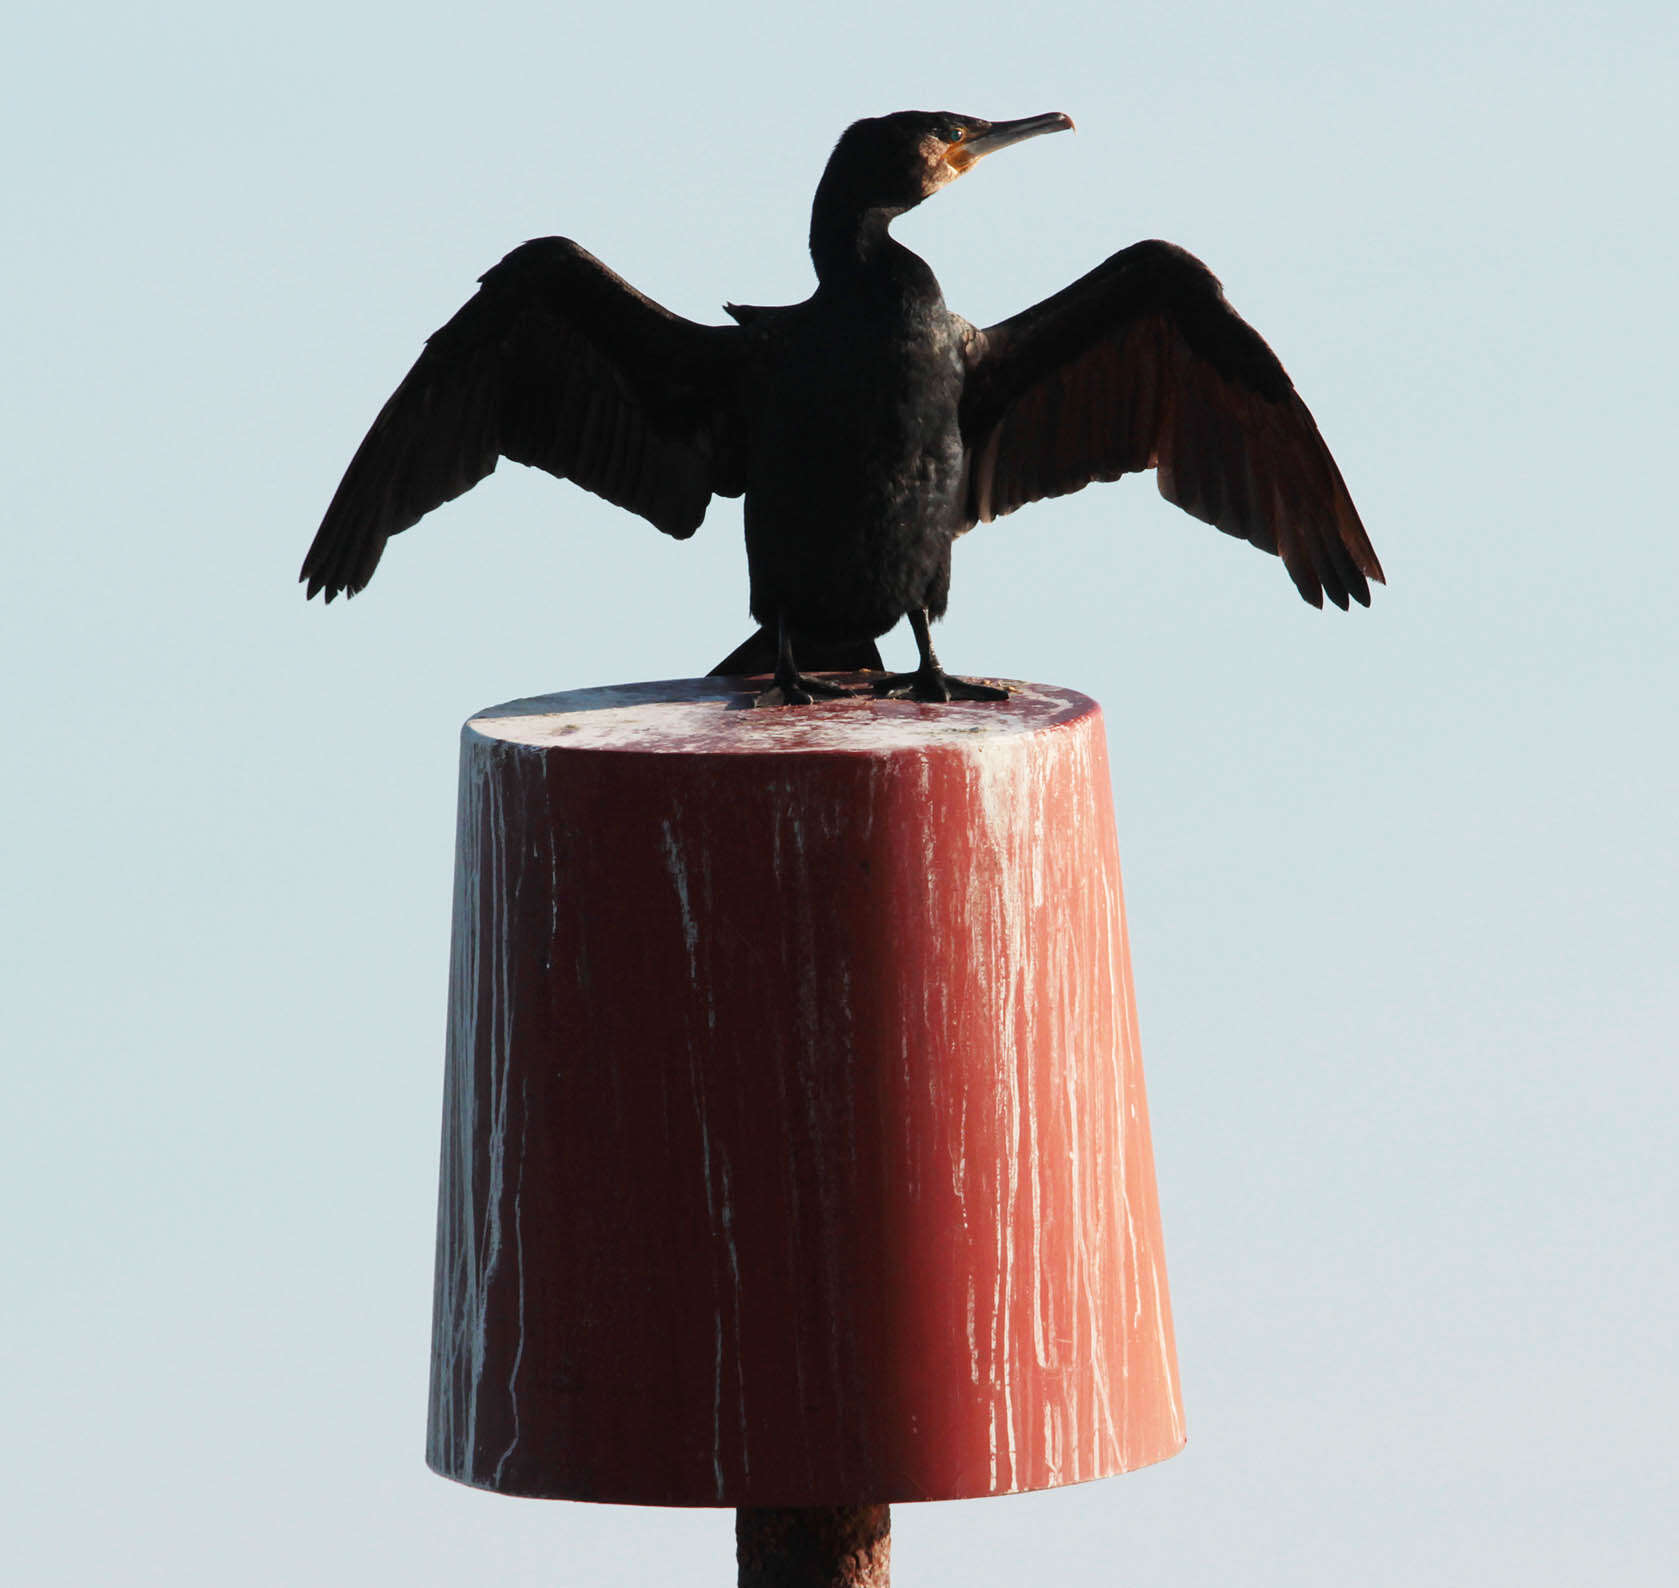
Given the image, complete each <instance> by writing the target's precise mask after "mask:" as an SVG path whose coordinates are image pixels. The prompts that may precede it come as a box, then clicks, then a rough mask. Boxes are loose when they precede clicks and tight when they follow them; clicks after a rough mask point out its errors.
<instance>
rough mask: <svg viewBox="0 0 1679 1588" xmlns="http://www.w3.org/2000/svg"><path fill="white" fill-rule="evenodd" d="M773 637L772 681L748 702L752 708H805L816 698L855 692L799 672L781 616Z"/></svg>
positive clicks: (785, 621)
mask: <svg viewBox="0 0 1679 1588" xmlns="http://www.w3.org/2000/svg"><path fill="white" fill-rule="evenodd" d="M776 636H777V637H776V649H775V682H774V683H773V684H771V685H770V687H769V688H768V689H766V690H764V691H763V692H762V693H761V694H760V695H759V696H758V698H757V699H756V700H754V701H753V702H752V704H753V705H754V706H808V705H811V704H812V703H813V702H814V701H815V700H816V698H817V697H818V696H820V697H822V698H823V699H824V700H838V699H842V698H843V697H844V696H846V695H854V694H856V693H857V691H856V690H854V689H843V688H841V687H840V685H838V684H830V683H828V682H827V681H826V680H825V679H821V678H811V677H810V676H809V675H808V674H805V673H801V672H800V671H799V669H798V665H797V663H795V662H794V660H793V632H792V630H791V629H789V628H788V627H787V619H786V618H785V617H778V618H777V619H776Z"/></svg>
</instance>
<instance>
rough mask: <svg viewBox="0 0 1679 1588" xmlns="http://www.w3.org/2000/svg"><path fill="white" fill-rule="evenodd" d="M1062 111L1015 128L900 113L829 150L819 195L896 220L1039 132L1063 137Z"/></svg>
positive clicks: (855, 126)
mask: <svg viewBox="0 0 1679 1588" xmlns="http://www.w3.org/2000/svg"><path fill="white" fill-rule="evenodd" d="M1072 125H1073V122H1072V118H1071V117H1070V116H1064V115H1063V114H1062V113H1061V112H1060V111H1058V110H1054V111H1050V112H1049V113H1048V114H1047V115H1042V116H1026V117H1023V118H1022V119H1021V120H1019V121H982V120H981V119H980V118H979V117H978V116H959V115H956V114H954V113H953V112H951V111H945V110H900V111H898V112H896V113H895V114H893V115H890V116H872V117H870V118H869V119H868V120H866V121H857V122H853V123H852V124H851V125H850V126H849V127H847V128H846V130H845V132H844V133H843V134H842V135H841V137H840V141H839V142H838V143H837V144H835V145H834V152H833V153H832V154H831V155H830V156H829V157H828V167H827V170H826V171H824V172H823V174H822V185H821V188H819V189H818V201H819V202H820V201H821V198H822V195H823V193H824V192H826V193H828V194H829V195H830V198H831V201H832V202H834V203H835V204H836V205H839V204H843V205H844V206H845V207H846V208H848V209H851V210H854V211H863V210H884V211H886V212H888V213H889V214H894V215H901V214H902V213H903V212H904V211H905V210H907V209H912V208H913V207H914V206H915V205H917V204H919V203H920V202H921V201H922V200H923V199H925V198H930V197H931V196H932V195H933V194H934V193H936V192H938V190H939V189H940V188H941V187H944V186H945V185H946V184H947V183H950V182H954V181H955V180H956V178H957V177H959V176H961V175H962V173H963V172H964V171H966V170H968V169H969V167H971V166H973V165H974V164H975V163H977V162H978V161H980V160H983V159H984V158H985V156H986V155H988V154H993V153H995V152H996V151H997V150H998V149H1006V148H1008V147H1009V146H1010V145H1011V144H1015V143H1021V142H1023V141H1024V140H1025V139H1027V138H1035V137H1037V136H1038V134H1039V133H1042V132H1068V131H1070V130H1071V129H1072Z"/></svg>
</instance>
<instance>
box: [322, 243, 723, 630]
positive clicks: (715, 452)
mask: <svg viewBox="0 0 1679 1588" xmlns="http://www.w3.org/2000/svg"><path fill="white" fill-rule="evenodd" d="M744 356H745V342H744V333H743V332H741V331H740V330H739V329H738V328H737V327H734V326H705V325H697V324H695V323H694V322H692V321H689V320H685V319H682V318H681V317H680V316H677V315H674V314H671V313H670V312H669V311H668V310H666V309H663V308H661V307H660V306H659V305H658V304H656V303H654V302H653V301H652V300H651V299H650V298H646V297H644V296H643V295H642V294H641V293H639V292H637V291H636V290H635V289H634V288H633V287H631V286H630V285H629V284H628V283H627V282H625V281H623V280H622V279H621V278H619V277H618V276H616V275H614V274H613V273H612V272H611V271H610V270H608V269H607V268H606V266H604V265H603V264H601V263H600V261H599V260H597V259H595V258H594V256H593V255H591V254H589V253H588V252H587V251H586V250H584V249H582V248H579V247H578V246H577V244H576V243H573V242H571V241H570V240H569V239H566V238H563V237H548V238H541V239H538V240H537V241H535V242H530V243H526V244H524V245H523V246H522V247H520V248H517V249H515V250H514V251H513V252H512V253H511V254H509V255H508V256H507V258H506V259H504V260H502V262H501V263H500V264H499V265H497V266H496V267H495V268H494V269H493V270H490V271H488V272H487V273H486V274H485V275H484V276H483V278H482V280H481V282H480V285H479V290H478V293H477V295H476V296H475V297H474V298H472V299H471V301H469V302H468V303H467V304H466V305H465V306H464V307H463V308H462V309H461V310H460V312H459V313H458V314H456V315H455V317H454V318H453V319H452V320H450V321H449V323H448V324H447V325H445V326H444V327H443V328H442V329H441V330H440V331H438V332H437V333H436V334H435V335H434V336H432V337H431V338H430V340H429V341H428V342H427V344H426V347H425V350H424V352H422V353H421V354H420V357H419V359H418V360H417V361H416V362H415V365H414V367H413V369H411V370H410V371H409V372H408V375H407V377H406V378H405V379H404V380H403V382H402V384H401V385H400V386H398V387H397V389H396V391H395V392H394V393H392V395H391V397H390V400H389V401H388V402H386V404H385V406H384V408H383V409H381V411H380V413H379V416H378V418H377V419H375V420H374V421H373V426H372V428H371V429H370V430H369V431H368V433H367V436H366V439H364V440H363V442H362V444H361V446H360V447H359V448H357V450H356V454H355V456H354V457H353V458H352V459H351V461H350V466H349V468H348V469H347V470H346V471H345V474H344V479H343V481H342V482H341V483H340V485H339V487H338V490H337V492H336V493H335V494H334V496H333V499H332V503H331V505H330V506H329V507H328V508H327V511H326V516H325V518H324V519H323V520H322V521H321V527H320V529H319V531H318V532H317V534H316V536H315V540H314V543H313V544H312V545H311V546H310V548H309V553H308V556H307V557H305V559H304V562H303V570H302V573H301V574H300V575H299V577H300V578H301V579H302V580H303V581H304V582H305V583H306V584H307V586H308V594H309V595H311V596H313V595H315V594H316V593H317V592H324V593H325V597H326V599H327V600H328V601H330V600H332V598H333V597H334V596H335V595H337V594H339V593H340V592H344V593H348V594H350V595H354V594H355V593H356V592H357V591H358V590H360V589H362V588H363V587H364V586H365V585H366V584H367V582H368V580H369V579H370V578H372V576H373V571H374V569H375V568H376V567H377V566H378V564H379V558H380V556H381V555H382V553H383V552H384V549H385V543H386V541H388V540H389V539H390V537H391V536H392V535H395V534H399V533H400V532H401V531H403V530H405V529H407V528H409V527H410V526H412V525H413V524H415V523H417V522H418V521H419V520H420V519H421V518H423V517H424V516H425V515H426V514H427V513H429V512H431V511H432V509H433V508H436V507H440V506H441V505H442V504H443V503H445V502H448V501H451V500H453V499H454V498H455V497H457V496H459V495H460V494H461V493H462V492H463V491H466V490H469V489H470V488H471V487H472V486H474V485H476V484H477V483H478V482H479V481H480V480H482V479H483V478H484V477H485V476H486V475H488V474H489V473H491V471H492V470H494V468H495V467H496V464H497V462H498V461H499V460H500V459H501V458H504V457H506V458H511V459H513V460H514V462H516V463H524V464H529V465H531V466H532V467H535V468H540V469H545V470H546V471H547V472H548V473H550V474H554V475H557V476H559V477H560V478H562V479H569V480H572V481H575V482H576V483H577V484H578V485H581V486H582V487H583V488H584V489H585V490H589V491H593V492H594V493H595V494H596V495H598V496H602V497H604V498H605V499H606V500H607V501H609V502H613V503H615V504H616V505H617V506H619V507H623V508H627V509H628V510H629V511H630V512H632V513H636V514H639V515H640V516H641V517H642V518H645V519H647V520H648V521H649V522H650V523H652V524H653V525H654V526H655V527H656V528H658V529H660V530H662V531H663V532H664V533H665V534H667V535H674V536H676V537H677V538H679V539H685V538H686V537H687V536H689V535H692V534H693V533H694V531H695V530H696V529H697V528H698V527H699V524H700V521H701V520H702V519H703V518H704V516H705V510H706V506H707V504H708V503H709V501H710V499H711V497H712V496H713V495H714V494H718V495H739V494H740V490H741V482H740V478H739V474H740V464H739V461H738V459H739V450H740V442H739V418H738V389H739V383H740V371H741V367H742V362H743V359H744Z"/></svg>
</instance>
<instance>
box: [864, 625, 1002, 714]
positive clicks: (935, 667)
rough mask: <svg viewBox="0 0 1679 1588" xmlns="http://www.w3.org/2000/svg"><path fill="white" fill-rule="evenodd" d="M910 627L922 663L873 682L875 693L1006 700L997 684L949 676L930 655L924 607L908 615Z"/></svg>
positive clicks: (940, 699) (938, 699)
mask: <svg viewBox="0 0 1679 1588" xmlns="http://www.w3.org/2000/svg"><path fill="white" fill-rule="evenodd" d="M909 626H910V628H911V629H913V630H914V631H915V645H916V649H917V650H919V651H920V652H921V665H920V666H919V667H918V668H916V670H915V671H914V672H913V673H893V674H891V675H890V676H889V677H886V678H882V679H880V680H878V681H877V682H876V683H875V685H874V692H875V693H876V694H877V695H894V696H908V697H909V699H911V700H927V701H936V702H943V701H946V700H1007V699H1008V698H1009V692H1008V691H1007V690H1006V689H1002V688H999V687H998V686H997V685H996V684H976V683H974V682H973V681H972V680H971V679H967V678H952V677H951V676H950V674H949V673H947V672H946V671H945V670H944V669H943V668H942V667H940V666H939V659H938V657H937V656H935V655H934V654H933V630H932V625H931V624H929V623H928V621H927V609H926V608H925V607H917V608H916V609H915V610H914V611H913V612H911V613H910V615H909Z"/></svg>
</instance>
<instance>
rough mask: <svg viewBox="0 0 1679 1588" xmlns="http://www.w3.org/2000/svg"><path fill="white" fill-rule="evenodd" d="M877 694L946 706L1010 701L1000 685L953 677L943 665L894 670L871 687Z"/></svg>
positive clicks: (1007, 693)
mask: <svg viewBox="0 0 1679 1588" xmlns="http://www.w3.org/2000/svg"><path fill="white" fill-rule="evenodd" d="M870 687H871V688H872V689H873V690H874V692H875V693H876V694H877V695H883V696H886V697H888V698H890V699H893V700H922V701H926V702H927V703H928V704H929V705H944V704H945V703H946V702H947V701H952V700H1007V699H1008V698H1009V692H1008V691H1007V690H1006V689H1003V688H1001V687H1000V686H999V685H996V684H981V683H976V682H975V681H974V680H973V679H971V678H952V677H951V676H950V674H949V673H947V672H945V671H944V669H943V668H940V667H934V668H927V667H919V668H917V669H916V670H915V671H914V672H913V673H891V674H888V675H887V677H885V678H882V679H878V680H876V682H875V683H874V684H873V685H871V686H870Z"/></svg>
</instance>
